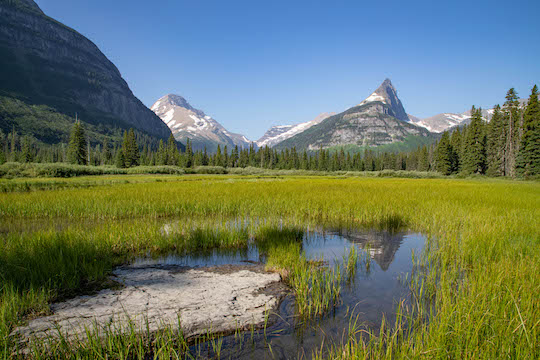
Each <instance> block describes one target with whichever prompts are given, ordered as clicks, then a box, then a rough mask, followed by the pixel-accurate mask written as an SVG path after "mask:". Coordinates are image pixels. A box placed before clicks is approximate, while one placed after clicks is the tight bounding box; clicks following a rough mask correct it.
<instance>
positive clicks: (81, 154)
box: [67, 121, 88, 165]
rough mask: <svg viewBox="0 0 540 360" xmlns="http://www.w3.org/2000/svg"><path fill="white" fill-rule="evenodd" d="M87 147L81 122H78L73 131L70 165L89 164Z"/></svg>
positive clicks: (69, 152) (69, 151) (69, 148)
mask: <svg viewBox="0 0 540 360" xmlns="http://www.w3.org/2000/svg"><path fill="white" fill-rule="evenodd" d="M87 150H88V149H87V146H86V136H85V135H84V129H83V126H82V124H81V123H80V121H76V122H75V125H73V129H72V131H71V135H70V139H69V145H68V154H67V158H68V161H69V163H71V164H78V165H87V164H88V152H87Z"/></svg>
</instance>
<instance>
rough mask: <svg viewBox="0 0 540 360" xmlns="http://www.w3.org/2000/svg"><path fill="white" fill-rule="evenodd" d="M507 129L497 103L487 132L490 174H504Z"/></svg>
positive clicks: (487, 157)
mask: <svg viewBox="0 0 540 360" xmlns="http://www.w3.org/2000/svg"><path fill="white" fill-rule="evenodd" d="M505 143H506V139H505V131H504V123H503V116H502V113H501V107H500V106H499V105H496V106H495V108H494V112H493V116H492V117H491V121H490V122H489V124H488V126H487V134H486V161H487V171H486V174H487V175H489V176H503V175H504V150H505Z"/></svg>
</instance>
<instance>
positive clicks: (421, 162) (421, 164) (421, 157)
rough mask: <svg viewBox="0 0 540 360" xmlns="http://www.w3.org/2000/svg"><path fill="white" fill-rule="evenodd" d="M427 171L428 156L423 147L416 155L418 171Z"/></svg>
mask: <svg viewBox="0 0 540 360" xmlns="http://www.w3.org/2000/svg"><path fill="white" fill-rule="evenodd" d="M428 170H429V154H428V149H427V147H426V146H425V145H424V146H422V148H420V151H419V154H418V171H428Z"/></svg>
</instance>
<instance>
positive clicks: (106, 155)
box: [101, 138, 112, 164]
mask: <svg viewBox="0 0 540 360" xmlns="http://www.w3.org/2000/svg"><path fill="white" fill-rule="evenodd" d="M101 160H102V162H103V164H110V163H111V160H112V154H111V149H109V140H108V139H107V138H105V139H104V140H103V148H102V153H101Z"/></svg>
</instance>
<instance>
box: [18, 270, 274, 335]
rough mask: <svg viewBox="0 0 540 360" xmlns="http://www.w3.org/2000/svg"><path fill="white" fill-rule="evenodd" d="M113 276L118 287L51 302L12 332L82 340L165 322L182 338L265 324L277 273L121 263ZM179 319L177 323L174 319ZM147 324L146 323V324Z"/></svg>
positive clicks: (150, 327) (272, 304) (141, 329)
mask: <svg viewBox="0 0 540 360" xmlns="http://www.w3.org/2000/svg"><path fill="white" fill-rule="evenodd" d="M112 280H114V281H116V282H118V283H120V284H122V285H123V287H122V288H121V289H118V290H113V289H106V290H102V291H100V292H99V293H97V294H95V295H91V296H88V295H87V296H79V297H76V298H73V299H70V300H68V301H65V302H62V303H57V304H53V305H52V306H51V310H52V315H50V316H45V317H41V318H37V319H33V320H30V321H29V323H28V325H26V326H21V327H18V328H17V329H15V331H14V333H13V335H16V336H20V337H21V339H23V341H25V340H28V339H32V338H44V337H49V336H52V337H55V336H58V334H59V331H60V332H61V333H62V334H63V335H64V336H66V337H67V338H68V339H74V338H78V339H79V340H83V339H85V338H86V331H85V328H86V329H90V330H92V331H98V332H101V331H103V330H105V329H112V330H114V331H116V332H127V331H128V330H129V325H130V321H131V322H132V324H134V325H135V327H136V329H138V330H140V331H146V330H147V326H148V328H149V329H150V331H151V332H153V331H156V330H159V329H160V328H163V327H165V326H172V327H174V328H178V325H179V323H180V324H181V325H180V326H181V327H182V330H183V332H184V334H185V336H186V337H189V336H195V335H200V334H203V333H206V332H207V331H210V332H228V331H233V330H235V329H237V328H247V327H248V326H250V325H251V324H255V325H259V324H261V323H263V322H264V319H265V312H266V311H267V310H272V309H275V308H276V307H277V305H278V302H279V297H280V294H279V292H275V291H274V292H272V291H270V290H269V291H265V289H269V288H271V287H272V286H273V285H274V284H277V283H279V282H280V276H279V275H278V274H275V273H267V272H264V271H263V270H262V268H261V267H259V266H253V265H251V266H224V267H213V268H183V267H175V266H150V267H148V266H147V267H123V268H118V269H116V270H115V271H114V273H113V276H112ZM179 320H180V321H179ZM147 324H148V325H147Z"/></svg>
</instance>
